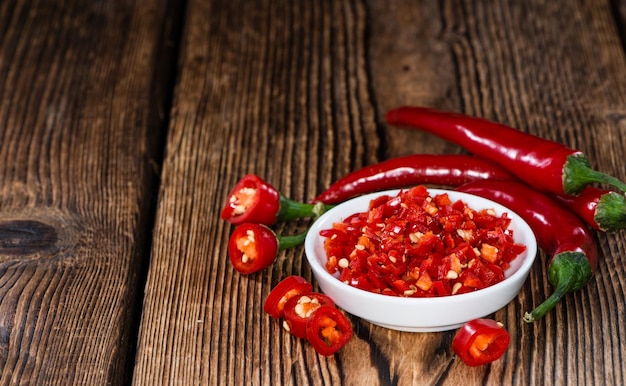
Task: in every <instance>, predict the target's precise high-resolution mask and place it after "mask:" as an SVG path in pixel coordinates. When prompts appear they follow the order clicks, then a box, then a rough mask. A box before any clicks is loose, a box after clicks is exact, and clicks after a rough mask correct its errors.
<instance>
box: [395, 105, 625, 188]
mask: <svg viewBox="0 0 626 386" xmlns="http://www.w3.org/2000/svg"><path fill="white" fill-rule="evenodd" d="M387 121H388V122H389V123H390V124H392V125H400V126H411V127H415V128H419V129H422V130H425V131H427V132H430V133H432V134H435V135H438V136H440V137H441V138H443V139H445V140H448V141H451V142H454V143H456V144H458V145H460V146H463V147H464V148H465V149H466V150H468V151H469V152H471V153H473V154H474V155H476V156H479V157H481V158H485V159H488V160H490V161H494V162H497V163H499V164H500V166H502V167H503V168H505V169H506V170H508V171H509V172H511V173H513V174H514V175H516V176H517V177H518V178H519V179H521V180H523V181H524V182H526V183H528V184H529V185H531V186H533V187H535V188H536V189H538V190H542V191H546V192H551V193H555V194H567V195H576V194H579V193H580V192H581V191H582V190H583V188H584V187H585V186H587V185H588V184H591V183H596V182H597V183H605V184H609V185H613V186H615V187H616V188H618V189H619V190H621V191H626V184H624V183H623V182H622V181H620V180H618V179H617V178H615V177H613V176H610V175H607V174H604V173H601V172H599V171H596V170H593V169H592V168H591V166H590V164H589V160H588V158H587V157H586V156H585V155H584V154H583V153H582V152H580V151H577V150H573V149H570V148H568V147H566V146H565V145H562V144H560V143H557V142H553V141H549V140H546V139H543V138H539V137H537V136H534V135H531V134H528V133H524V132H522V131H519V130H516V129H514V128H511V127H508V126H505V125H502V124H499V123H495V122H491V121H488V120H486V119H481V118H477V117H470V116H467V115H463V114H455V113H451V112H444V111H437V110H433V109H428V108H423V107H409V106H405V107H400V108H397V109H394V110H391V111H389V112H388V113H387Z"/></svg>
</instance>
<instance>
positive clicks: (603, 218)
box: [555, 186, 626, 232]
mask: <svg viewBox="0 0 626 386" xmlns="http://www.w3.org/2000/svg"><path fill="white" fill-rule="evenodd" d="M555 198H556V199H557V200H558V201H560V202H561V203H563V204H564V205H565V206H567V207H568V208H570V209H571V210H572V211H574V212H575V213H577V214H578V215H579V216H580V217H581V218H582V219H583V220H585V221H586V222H587V224H589V225H590V226H591V227H593V228H594V229H595V230H598V231H602V232H617V231H619V230H622V229H624V228H626V197H625V196H624V195H623V194H621V193H618V192H614V191H611V190H606V189H600V188H596V187H593V186H588V187H586V188H585V189H584V190H583V191H582V192H581V193H580V194H579V195H578V196H566V195H555Z"/></svg>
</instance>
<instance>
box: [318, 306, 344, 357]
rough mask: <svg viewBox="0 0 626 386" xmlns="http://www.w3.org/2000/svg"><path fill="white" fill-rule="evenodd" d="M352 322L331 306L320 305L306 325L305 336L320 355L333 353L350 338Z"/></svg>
mask: <svg viewBox="0 0 626 386" xmlns="http://www.w3.org/2000/svg"><path fill="white" fill-rule="evenodd" d="M352 334H353V331H352V324H351V323H350V321H349V320H348V318H347V317H346V316H345V315H344V314H343V313H342V312H341V311H339V310H338V309H337V308H335V307H333V306H321V307H319V308H318V309H317V310H315V312H314V313H313V315H312V316H311V318H310V319H309V321H308V322H307V325H306V338H307V340H308V341H309V343H311V345H312V346H313V348H314V349H315V351H317V353H318V354H320V355H325V356H329V355H333V354H334V353H336V352H337V351H339V350H340V349H341V348H342V347H343V346H345V345H346V343H348V341H350V339H351V338H352Z"/></svg>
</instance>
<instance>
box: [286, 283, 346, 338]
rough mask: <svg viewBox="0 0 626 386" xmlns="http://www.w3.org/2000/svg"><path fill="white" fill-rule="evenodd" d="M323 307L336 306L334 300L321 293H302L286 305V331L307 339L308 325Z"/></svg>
mask: <svg viewBox="0 0 626 386" xmlns="http://www.w3.org/2000/svg"><path fill="white" fill-rule="evenodd" d="M322 306H332V307H334V306H335V302H334V301H333V299H331V298H330V297H328V296H327V295H324V294H322V293H319V292H310V291H309V292H301V293H299V294H298V295H296V296H293V297H291V298H290V299H289V300H287V302H286V303H285V307H284V309H283V311H284V315H283V316H284V318H285V322H284V324H283V326H284V328H285V330H287V331H289V332H290V333H291V334H292V335H293V336H296V337H298V338H306V324H307V322H308V321H309V319H311V317H312V316H313V313H314V312H315V311H316V310H317V309H318V308H320V307H322Z"/></svg>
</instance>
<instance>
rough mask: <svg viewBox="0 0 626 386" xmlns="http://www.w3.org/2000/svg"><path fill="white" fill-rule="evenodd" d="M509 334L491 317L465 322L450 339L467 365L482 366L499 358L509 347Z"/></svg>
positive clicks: (453, 347) (456, 351) (455, 350)
mask: <svg viewBox="0 0 626 386" xmlns="http://www.w3.org/2000/svg"><path fill="white" fill-rule="evenodd" d="M510 341H511V336H510V335H509V333H508V332H507V331H506V330H505V329H504V327H503V326H502V324H500V323H498V322H496V321H495V320H492V319H474V320H471V321H469V322H467V323H465V324H464V325H463V326H462V327H461V328H460V329H459V331H457V333H456V334H455V336H454V339H453V340H452V349H453V350H454V352H455V353H456V354H457V355H458V356H459V357H460V358H461V360H462V361H463V362H464V363H465V364H466V365H468V366H482V365H486V364H488V363H491V362H493V361H495V360H497V359H499V358H500V357H501V356H502V355H504V353H505V351H506V349H507V348H508V347H509V343H510Z"/></svg>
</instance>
